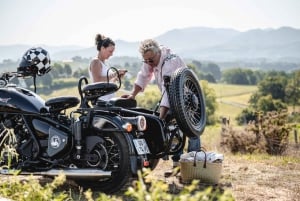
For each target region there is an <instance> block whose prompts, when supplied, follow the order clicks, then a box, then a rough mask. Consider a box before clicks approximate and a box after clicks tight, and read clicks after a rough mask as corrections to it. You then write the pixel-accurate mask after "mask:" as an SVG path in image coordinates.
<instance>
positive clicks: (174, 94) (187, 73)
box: [169, 68, 206, 137]
mask: <svg viewBox="0 0 300 201" xmlns="http://www.w3.org/2000/svg"><path fill="white" fill-rule="evenodd" d="M169 101H170V105H171V108H172V111H173V113H174V116H175V119H176V121H177V123H178V125H179V127H180V129H181V130H182V131H183V133H184V134H185V135H187V136H188V137H196V136H200V135H201V134H202V133H203V131H204V128H205V124H206V114H205V100H204V95H203V92H202V89H201V87H200V84H199V81H198V79H197V76H196V75H195V73H194V72H193V71H192V70H191V69H189V68H179V69H177V70H176V71H175V72H174V73H173V74H172V76H171V81H170V87H169Z"/></svg>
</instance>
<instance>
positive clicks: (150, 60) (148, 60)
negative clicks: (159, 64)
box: [143, 54, 156, 64]
mask: <svg viewBox="0 0 300 201" xmlns="http://www.w3.org/2000/svg"><path fill="white" fill-rule="evenodd" d="M155 57H156V54H155V55H154V56H153V57H152V58H149V59H145V60H143V62H144V63H151V64H152V63H153V62H154V58H155Z"/></svg>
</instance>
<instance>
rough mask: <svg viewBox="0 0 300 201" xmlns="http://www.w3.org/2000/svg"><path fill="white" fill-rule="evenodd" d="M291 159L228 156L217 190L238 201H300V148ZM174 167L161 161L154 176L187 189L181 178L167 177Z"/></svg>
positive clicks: (290, 153) (290, 152) (292, 151)
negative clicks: (167, 172)
mask: <svg viewBox="0 0 300 201" xmlns="http://www.w3.org/2000/svg"><path fill="white" fill-rule="evenodd" d="M289 155H290V157H289V156H287V157H282V156H272V157H265V158H263V157H262V158H259V159H257V157H259V156H255V157H251V156H246V157H245V156H242V155H232V154H224V161H223V165H222V174H221V178H220V181H219V184H217V185H215V186H214V187H216V188H220V189H221V190H228V191H231V193H232V195H233V196H234V198H235V199H236V200H238V201H265V200H268V201H300V163H299V161H300V147H299V148H296V147H294V148H293V149H292V150H290V151H289ZM170 167H171V162H170V161H160V163H159V164H158V167H157V168H156V169H155V170H154V171H153V172H152V173H151V174H152V176H153V177H156V178H160V179H162V178H163V179H164V181H165V182H167V183H169V184H170V187H171V189H173V190H174V189H175V190H176V189H177V190H180V189H181V188H182V187H183V185H186V184H182V183H181V182H180V174H179V175H177V176H172V177H169V178H166V177H164V172H165V171H166V170H168V169H170ZM201 185H202V188H203V185H205V184H200V186H199V187H201ZM206 186H207V184H206Z"/></svg>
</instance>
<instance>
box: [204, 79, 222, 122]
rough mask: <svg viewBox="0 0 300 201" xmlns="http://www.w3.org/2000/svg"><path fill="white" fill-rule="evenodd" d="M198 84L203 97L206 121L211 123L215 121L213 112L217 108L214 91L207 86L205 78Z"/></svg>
mask: <svg viewBox="0 0 300 201" xmlns="http://www.w3.org/2000/svg"><path fill="white" fill-rule="evenodd" d="M200 85H201V88H202V92H203V93H204V98H205V111H206V123H207V124H208V125H213V124H215V123H216V117H215V112H216V110H217V108H218V105H217V96H216V92H215V91H214V89H213V88H210V87H209V86H208V82H207V81H205V80H201V81H200Z"/></svg>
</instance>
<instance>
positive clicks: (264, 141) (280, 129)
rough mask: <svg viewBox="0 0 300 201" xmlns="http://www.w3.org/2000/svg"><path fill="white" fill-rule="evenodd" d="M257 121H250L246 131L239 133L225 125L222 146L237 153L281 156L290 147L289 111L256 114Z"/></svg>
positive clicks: (222, 133) (290, 126) (290, 127)
mask: <svg viewBox="0 0 300 201" xmlns="http://www.w3.org/2000/svg"><path fill="white" fill-rule="evenodd" d="M256 115H257V116H256V120H255V121H250V122H249V123H248V125H247V127H246V129H244V130H241V131H237V130H234V129H233V128H232V127H231V126H230V125H229V124H224V125H223V127H222V132H221V138H222V139H221V146H222V147H223V148H225V149H229V150H230V151H231V152H233V153H236V152H240V153H253V152H266V153H268V154H274V155H280V154H282V153H283V152H284V151H285V150H286V149H287V146H288V138H289V133H290V131H291V129H292V125H290V124H287V117H288V113H287V111H281V112H276V111H273V112H267V113H266V114H265V115H262V114H260V113H256Z"/></svg>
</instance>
